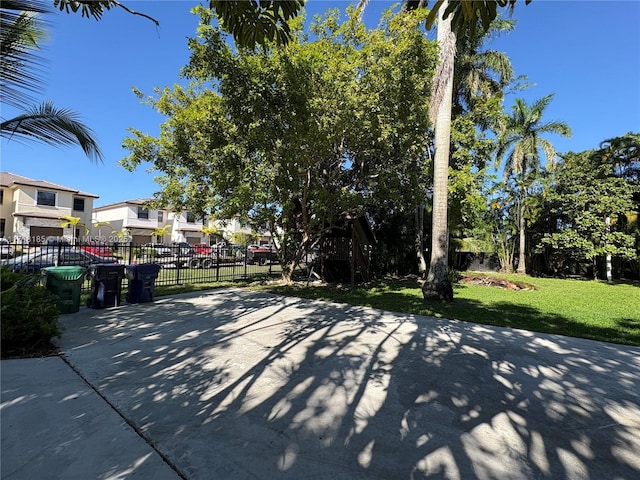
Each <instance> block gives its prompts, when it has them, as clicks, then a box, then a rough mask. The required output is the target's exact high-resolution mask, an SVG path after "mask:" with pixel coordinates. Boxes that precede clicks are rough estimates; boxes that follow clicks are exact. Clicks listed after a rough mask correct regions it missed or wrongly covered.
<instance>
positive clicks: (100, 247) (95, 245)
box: [80, 242, 115, 257]
mask: <svg viewBox="0 0 640 480" xmlns="http://www.w3.org/2000/svg"><path fill="white" fill-rule="evenodd" d="M80 249H81V250H84V251H85V252H89V253H93V254H94V255H98V256H99V257H115V255H114V254H113V250H112V249H111V247H110V246H109V245H107V244H106V243H103V242H87V243H85V244H83V245H81V246H80Z"/></svg>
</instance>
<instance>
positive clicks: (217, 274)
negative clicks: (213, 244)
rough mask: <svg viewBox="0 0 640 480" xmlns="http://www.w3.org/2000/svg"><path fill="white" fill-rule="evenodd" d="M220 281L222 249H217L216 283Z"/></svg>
mask: <svg viewBox="0 0 640 480" xmlns="http://www.w3.org/2000/svg"><path fill="white" fill-rule="evenodd" d="M219 281H220V249H219V248H216V282H219Z"/></svg>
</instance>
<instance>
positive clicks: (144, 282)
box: [126, 263, 160, 303]
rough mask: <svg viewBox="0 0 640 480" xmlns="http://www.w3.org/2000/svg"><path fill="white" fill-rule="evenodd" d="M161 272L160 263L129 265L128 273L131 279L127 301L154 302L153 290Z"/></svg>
mask: <svg viewBox="0 0 640 480" xmlns="http://www.w3.org/2000/svg"><path fill="white" fill-rule="evenodd" d="M159 272H160V265H158V264H157V263H141V264H136V265H127V268H126V275H127V278H128V279H129V290H128V291H127V297H126V300H127V302H129V303H144V302H153V291H154V288H155V285H156V278H158V273H159Z"/></svg>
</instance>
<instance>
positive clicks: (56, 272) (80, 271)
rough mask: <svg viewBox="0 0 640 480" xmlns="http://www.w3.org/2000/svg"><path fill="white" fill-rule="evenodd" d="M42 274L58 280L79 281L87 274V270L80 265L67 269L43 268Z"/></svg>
mask: <svg viewBox="0 0 640 480" xmlns="http://www.w3.org/2000/svg"><path fill="white" fill-rule="evenodd" d="M42 272H44V273H45V275H51V276H52V277H54V278H56V279H58V280H79V279H81V278H82V277H84V275H85V273H87V269H86V268H84V267H81V266H79V265H71V266H67V267H47V268H43V269H42Z"/></svg>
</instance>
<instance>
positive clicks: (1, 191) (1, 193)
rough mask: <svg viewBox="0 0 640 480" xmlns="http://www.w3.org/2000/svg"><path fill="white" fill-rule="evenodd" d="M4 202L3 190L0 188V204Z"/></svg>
mask: <svg viewBox="0 0 640 480" xmlns="http://www.w3.org/2000/svg"><path fill="white" fill-rule="evenodd" d="M3 203H4V190H3V189H2V188H0V205H2V204H3Z"/></svg>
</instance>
